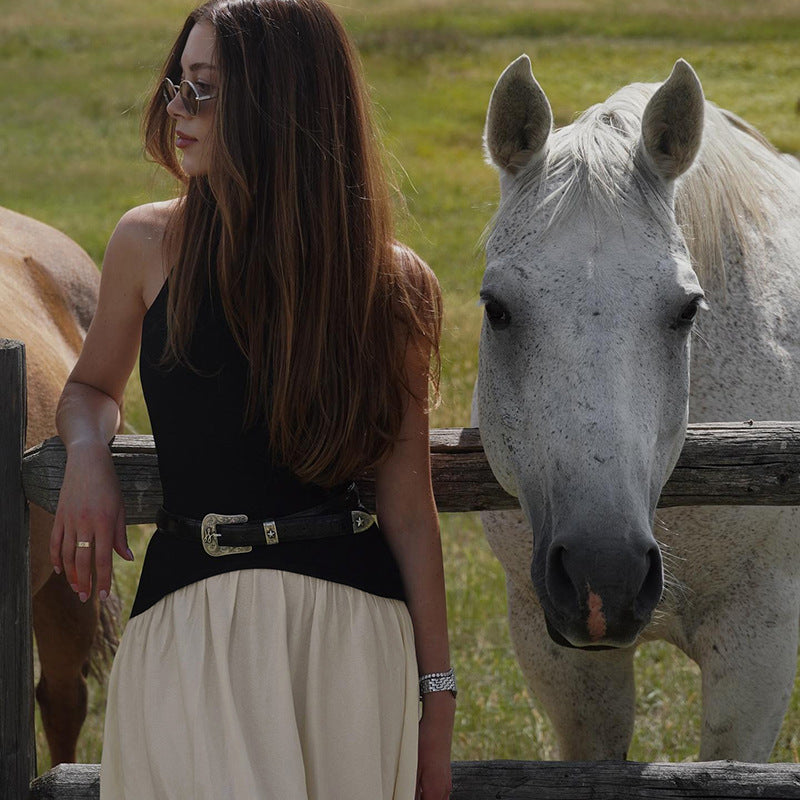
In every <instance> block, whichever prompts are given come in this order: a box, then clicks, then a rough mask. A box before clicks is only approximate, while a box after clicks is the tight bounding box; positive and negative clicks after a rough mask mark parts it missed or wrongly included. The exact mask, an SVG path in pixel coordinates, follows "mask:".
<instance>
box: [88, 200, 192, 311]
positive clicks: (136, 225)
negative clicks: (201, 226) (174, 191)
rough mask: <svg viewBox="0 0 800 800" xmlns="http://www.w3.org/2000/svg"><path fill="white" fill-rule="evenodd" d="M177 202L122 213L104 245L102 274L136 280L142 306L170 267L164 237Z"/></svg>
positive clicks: (159, 287)
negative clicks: (109, 272)
mask: <svg viewBox="0 0 800 800" xmlns="http://www.w3.org/2000/svg"><path fill="white" fill-rule="evenodd" d="M178 202H179V201H178V200H167V201H164V202H159V203H147V204H146V205H141V206H136V207H135V208H132V209H130V210H129V211H126V212H125V214H123V215H122V217H121V219H120V221H119V222H118V223H117V226H116V228H115V229H114V233H113V234H112V236H111V239H110V240H109V243H108V248H107V250H106V257H105V260H104V263H103V270H104V271H105V270H106V269H107V268H109V267H110V268H111V269H112V270H115V271H116V270H121V271H123V272H125V273H127V275H128V278H129V279H130V280H136V283H138V284H139V286H140V291H141V296H142V300H143V302H144V304H145V306H149V304H150V303H151V302H152V300H153V299H154V298H155V296H156V295H157V294H158V293H159V291H160V290H161V286H162V284H163V283H164V280H165V279H166V276H167V274H168V272H169V268H170V266H171V264H169V263H167V256H166V253H165V247H164V235H165V233H166V230H167V226H168V225H169V221H170V219H171V218H172V216H173V214H174V212H175V209H176V207H177V204H178Z"/></svg>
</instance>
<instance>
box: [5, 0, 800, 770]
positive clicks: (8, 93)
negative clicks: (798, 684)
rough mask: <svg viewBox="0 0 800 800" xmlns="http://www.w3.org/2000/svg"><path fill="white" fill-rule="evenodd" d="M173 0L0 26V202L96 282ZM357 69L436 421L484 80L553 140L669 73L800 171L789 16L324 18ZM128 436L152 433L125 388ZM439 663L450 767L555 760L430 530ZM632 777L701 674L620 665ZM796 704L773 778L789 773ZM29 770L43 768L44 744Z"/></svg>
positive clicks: (769, 3) (492, 623)
mask: <svg viewBox="0 0 800 800" xmlns="http://www.w3.org/2000/svg"><path fill="white" fill-rule="evenodd" d="M191 6H192V3H190V2H178V0H142V1H141V2H139V3H136V4H131V3H128V2H123V0H102V2H96V0H71V2H70V3H65V2H63V0H26V2H25V3H24V4H17V5H16V6H15V7H14V9H13V10H12V9H4V14H3V15H2V17H0V58H1V59H2V62H3V66H4V74H5V76H6V80H5V82H4V93H3V124H2V126H0V158H2V161H3V165H4V169H3V170H1V171H0V204H2V205H5V206H8V207H10V208H13V209H15V210H18V211H21V212H23V213H27V214H30V215H31V216H34V217H37V218H39V219H42V220H44V221H45V222H49V223H50V224H52V225H55V226H56V227H59V228H61V229H62V230H64V231H66V232H67V233H68V234H69V235H71V236H72V237H73V238H74V239H76V240H77V241H78V242H79V243H80V244H81V245H83V247H85V248H86V249H87V250H88V252H89V253H90V254H91V255H92V257H93V258H94V259H95V260H96V261H97V262H98V263H99V262H100V261H101V259H102V253H103V249H104V246H105V242H106V241H107V239H108V236H109V235H110V233H111V231H112V229H113V227H114V224H115V222H116V220H117V219H118V218H119V217H120V215H121V214H122V213H123V212H124V211H125V210H126V209H127V208H129V207H131V206H133V205H136V204H138V203H142V202H146V201H148V200H153V199H159V198H163V197H165V196H167V195H168V194H169V193H170V191H171V188H172V187H171V184H170V182H169V181H168V180H167V179H165V178H164V177H162V176H159V175H158V174H157V173H156V172H155V171H154V168H153V167H152V165H149V164H147V163H146V162H145V161H144V159H143V157H142V149H141V144H140V141H139V136H138V128H139V117H140V112H141V109H142V105H143V103H144V101H145V98H146V97H147V94H148V91H149V90H150V88H151V86H152V83H153V80H154V78H155V75H156V73H157V70H158V68H159V66H160V62H161V59H162V57H163V55H164V53H165V51H166V48H167V46H168V45H169V43H170V41H171V39H172V36H173V34H174V33H175V32H176V31H177V28H178V26H179V25H180V23H181V21H182V19H183V16H184V14H185V13H186V12H187V11H188V10H189V9H190V8H191ZM337 8H338V9H339V11H340V12H341V14H342V16H343V17H344V19H345V22H346V24H347V26H348V28H349V29H350V31H351V32H352V34H353V35H354V37H355V39H356V41H357V44H358V45H359V48H360V50H361V52H362V57H363V62H364V67H365V71H366V74H367V78H368V83H369V85H370V87H371V92H372V96H373V99H374V101H375V104H376V117H377V120H378V122H379V125H380V127H381V130H382V132H383V136H384V141H385V144H386V148H387V151H388V153H389V154H390V156H389V162H390V166H391V168H392V170H393V172H394V175H395V181H396V184H397V186H398V189H399V191H400V193H401V194H402V196H403V198H404V200H405V210H404V211H403V212H401V214H400V223H399V227H400V232H401V235H402V238H404V239H405V240H406V241H407V242H408V243H409V244H411V245H412V246H413V247H414V248H415V249H417V250H418V251H419V253H420V254H421V255H422V256H423V257H424V258H426V260H428V261H429V263H430V264H431V265H432V266H433V267H434V269H435V270H436V272H437V274H438V275H439V278H440V280H441V282H442V286H443V288H444V292H445V301H446V313H447V319H446V332H445V338H444V347H443V385H442V394H443V402H442V405H441V407H440V408H439V409H438V410H437V411H436V412H435V413H434V418H433V423H434V425H436V426H440V427H444V426H450V425H465V424H467V423H468V420H469V399H470V393H471V387H472V383H473V381H474V378H475V373H476V369H477V338H478V330H479V325H480V312H479V309H478V307H477V305H476V302H475V301H476V297H477V291H478V287H479V284H480V276H481V272H482V257H481V255H480V253H479V251H478V249H477V242H478V240H479V237H480V235H481V232H482V230H483V228H484V226H485V225H486V223H487V222H488V221H489V220H490V218H491V216H492V214H493V212H494V209H495V205H496V202H497V184H496V175H495V174H494V172H493V170H492V169H490V168H489V167H487V166H486V165H485V163H484V162H483V156H482V153H481V133H482V128H483V121H484V114H485V109H486V104H487V101H488V98H489V94H490V92H491V89H492V86H493V84H494V81H495V80H496V78H497V76H498V75H499V74H500V72H501V71H502V69H503V68H504V67H505V66H506V65H507V64H508V63H509V62H510V61H511V60H512V59H514V58H516V56H518V55H519V54H520V53H522V52H527V53H528V54H529V55H530V56H531V58H532V61H533V65H534V71H535V73H536V76H537V78H538V80H539V82H540V83H541V85H542V86H543V87H544V89H545V91H546V92H547V93H548V96H549V98H550V102H551V104H552V106H553V110H554V113H555V117H556V120H557V122H558V123H559V124H564V123H567V122H569V121H570V120H571V119H573V118H574V116H575V115H576V114H577V113H578V112H579V111H581V110H582V109H584V108H585V107H587V106H589V105H591V104H592V103H595V102H598V101H600V100H602V99H603V98H604V97H606V96H607V95H608V94H610V93H611V92H612V91H614V90H615V89H616V88H618V87H619V86H621V85H623V84H626V83H629V82H631V81H639V80H644V81H658V80H662V79H663V78H665V77H666V76H667V75H668V74H669V71H670V69H671V66H672V64H673V63H674V61H675V59H677V58H678V57H683V58H686V59H688V60H689V61H690V63H691V64H692V65H693V66H694V67H695V69H696V70H697V72H698V74H699V76H700V78H701V80H702V82H703V86H704V89H705V92H706V95H707V96H708V97H709V98H710V99H712V100H714V101H715V102H717V103H718V104H720V105H723V106H725V107H727V108H730V109H731V110H733V111H735V112H736V113H737V114H739V115H741V116H743V117H745V118H747V119H748V120H749V121H751V122H752V123H754V124H755V125H756V126H757V127H759V128H760V129H761V130H762V131H763V132H764V133H765V134H766V135H767V136H768V137H769V138H770V139H771V140H772V141H773V142H774V143H775V144H776V145H777V146H778V147H779V148H781V149H783V150H786V151H790V152H794V153H800V116H798V97H799V96H800V59H799V58H798V57H797V44H796V43H797V41H798V37H800V8H798V4H797V2H796V0H762V1H761V2H759V3H753V2H750V1H749V0H637V2H633V0H537V1H536V2H534V0H504V2H501V3H498V2H497V0H349V1H348V2H344V3H343V4H339V5H337ZM128 419H129V421H130V424H131V425H132V427H133V428H134V429H136V430H137V431H142V432H144V431H146V430H147V419H146V414H145V412H144V409H143V408H142V404H141V399H140V392H139V388H138V382H136V381H135V380H134V381H132V383H131V387H130V389H129V393H128ZM442 523H443V539H444V547H445V560H446V572H447V585H448V603H449V613H450V622H451V637H452V645H453V659H454V662H455V664H456V665H457V667H458V670H459V676H460V682H461V686H462V692H461V694H460V696H459V707H458V713H457V719H456V731H455V742H454V756H455V758H457V759H487V758H552V757H554V755H555V749H554V742H553V737H552V730H551V728H550V724H549V722H548V721H547V719H546V718H545V717H544V716H543V714H542V713H541V712H540V711H539V710H537V708H536V705H535V702H534V701H533V699H532V698H531V695H530V693H529V691H528V689H527V688H526V685H525V682H524V680H523V678H522V676H521V673H520V671H519V668H518V667H517V665H516V662H515V660H514V655H513V652H512V649H511V645H510V641H509V636H508V630H507V625H506V622H505V614H506V607H505V591H504V586H503V577H502V572H501V570H500V568H499V566H498V565H497V563H496V561H495V560H494V558H493V556H492V555H491V553H490V551H489V549H488V546H487V545H486V543H485V541H484V538H483V535H482V532H481V530H480V526H479V523H478V520H477V518H476V517H475V516H471V515H446V516H444V517H443V521H442ZM147 534H148V529H147V528H131V529H130V537H131V542H132V546H133V549H134V552H135V553H136V557H137V564H136V565H133V566H131V565H128V564H124V563H121V562H118V569H117V580H118V589H119V593H120V595H121V597H122V598H123V603H124V605H125V606H126V607H129V605H130V602H131V599H132V595H133V591H134V587H135V583H136V578H137V570H138V564H141V559H142V557H143V554H144V549H145V546H146V539H147ZM636 670H637V678H638V681H639V686H640V689H639V696H638V718H637V727H636V733H635V738H634V742H633V746H632V749H631V753H630V755H631V757H632V758H636V759H640V760H666V759H670V760H683V759H688V758H692V757H694V756H695V755H696V752H697V747H698V729H699V722H698V720H699V705H700V700H699V681H698V673H697V669H696V667H694V665H693V664H691V663H690V662H689V661H688V660H687V659H686V658H684V657H683V656H681V655H680V654H679V653H677V651H675V650H674V649H672V648H669V647H667V646H665V645H663V644H662V645H658V644H656V645H648V646H646V647H643V648H641V649H640V650H639V652H638V653H637V658H636ZM103 703H104V694H103V689H102V687H101V686H97V685H96V684H94V683H93V684H92V685H91V714H90V718H89V720H88V721H87V724H86V728H85V733H84V736H83V738H82V742H81V746H80V751H79V758H80V759H81V760H83V761H90V762H94V761H98V760H99V757H100V749H101V743H102V716H103ZM798 730H800V692H798V691H796V692H795V694H794V697H793V699H792V705H791V708H790V711H789V715H788V716H787V720H786V722H785V724H784V726H783V729H782V732H781V735H780V738H779V742H778V746H777V748H776V751H775V753H774V759H775V760H781V761H797V760H798V733H797V732H798ZM38 745H39V768H40V770H43V769H46V768H47V767H48V759H47V756H46V748H45V747H44V743H43V739H42V736H41V733H40V734H39V741H38Z"/></svg>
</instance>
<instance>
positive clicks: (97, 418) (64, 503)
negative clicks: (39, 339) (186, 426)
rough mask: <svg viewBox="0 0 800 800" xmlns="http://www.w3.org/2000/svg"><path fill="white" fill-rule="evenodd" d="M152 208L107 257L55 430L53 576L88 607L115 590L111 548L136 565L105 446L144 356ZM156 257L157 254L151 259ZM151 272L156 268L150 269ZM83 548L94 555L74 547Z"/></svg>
mask: <svg viewBox="0 0 800 800" xmlns="http://www.w3.org/2000/svg"><path fill="white" fill-rule="evenodd" d="M154 223H155V217H154V212H153V210H152V207H142V208H136V209H133V210H132V211H129V212H128V213H127V214H126V215H125V216H124V217H123V218H122V219H121V220H120V222H119V224H118V225H117V227H116V230H115V231H114V233H113V235H112V237H111V239H110V241H109V243H108V248H107V249H106V254H105V258H104V260H103V272H102V275H101V279H100V295H99V298H98V305H97V310H96V312H95V315H94V318H93V319H92V324H91V325H90V327H89V331H88V333H87V334H86V340H85V342H84V345H83V350H82V351H81V354H80V357H79V358H78V362H77V364H76V365H75V368H74V369H73V370H72V373H71V374H70V376H69V378H68V379H67V384H66V386H65V387H64V391H63V392H62V394H61V398H60V400H59V403H58V409H57V411H56V426H57V428H58V432H59V435H60V436H61V439H62V441H63V442H64V445H65V447H66V449H67V464H66V468H65V471H64V483H63V485H62V487H61V494H60V496H59V502H58V509H57V510H56V518H55V523H54V525H53V531H52V534H51V537H50V558H51V561H52V564H53V568H54V569H55V570H56V571H57V572H60V571H61V569H62V568H63V569H64V571H65V573H66V577H67V580H68V581H69V583H70V585H71V586H72V588H73V589H74V590H75V591H76V592H77V593H78V594H79V595H80V598H81V600H83V601H85V600H86V599H87V598H88V596H89V595H90V593H91V590H92V561H93V559H94V567H95V570H96V574H97V590H98V592H99V593H100V597H101V598H103V599H104V598H105V597H106V596H107V595H108V593H109V592H110V590H111V553H112V547H113V549H115V550H116V551H117V553H119V554H120V555H121V556H122V557H123V558H126V559H128V560H132V559H133V554H132V553H131V552H130V550H129V548H128V543H127V538H126V535H125V511H124V507H123V505H122V494H121V492H120V488H119V481H118V479H117V476H116V473H115V471H114V467H113V464H112V462H111V453H110V451H109V448H108V442H109V441H110V440H111V438H112V437H113V436H114V434H115V433H116V432H117V429H118V427H119V422H120V403H121V401H122V395H123V392H124V390H125V384H126V382H127V380H128V377H129V376H130V373H131V371H132V369H133V366H134V364H135V362H136V357H137V354H138V352H139V341H140V338H141V327H142V319H143V316H144V313H145V310H146V309H145V304H144V300H143V286H144V280H143V278H144V275H145V272H144V270H145V266H144V265H148V264H151V265H152V263H153V262H152V261H148V260H147V259H148V258H152V257H153V255H154V254H156V255H157V256H158V263H160V261H161V259H160V253H158V252H157V250H158V249H160V239H159V248H155V247H154V245H155V237H156V236H157V225H155V224H154ZM154 251H156V252H155V253H154ZM151 268H152V267H151ZM78 541H88V542H92V543H93V546H92V547H81V548H78V547H77V542H78Z"/></svg>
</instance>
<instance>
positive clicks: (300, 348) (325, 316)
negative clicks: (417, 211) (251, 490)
mask: <svg viewBox="0 0 800 800" xmlns="http://www.w3.org/2000/svg"><path fill="white" fill-rule="evenodd" d="M200 21H207V22H210V23H211V25H212V26H213V27H214V29H215V31H216V60H217V67H218V71H219V79H220V80H219V86H218V89H217V100H216V103H217V105H216V112H215V119H214V127H213V131H212V134H211V140H212V143H211V165H210V168H209V171H208V174H207V175H203V176H199V177H187V176H186V175H185V174H184V173H183V171H182V170H181V167H180V164H179V162H178V159H177V156H176V153H175V125H174V121H173V120H172V119H171V118H170V117H169V116H168V114H167V112H166V109H165V104H164V101H163V99H162V98H161V96H160V93H159V92H156V93H154V96H153V98H152V99H151V101H150V105H149V108H148V109H147V112H146V115H145V119H144V125H143V128H144V135H145V144H146V149H147V152H148V153H149V154H150V156H151V157H153V158H154V159H155V161H156V162H157V163H159V164H161V165H162V166H164V167H166V169H168V170H169V171H170V172H171V173H172V174H173V175H175V176H176V177H177V178H178V179H179V180H181V181H182V182H183V184H184V186H185V189H184V194H183V197H182V198H181V201H180V202H179V203H178V205H177V207H176V209H177V210H176V212H175V215H174V216H173V218H172V220H171V222H170V225H169V226H168V232H167V233H168V235H167V237H165V241H166V242H168V243H170V242H171V243H172V247H170V246H169V244H168V245H166V246H165V247H167V248H169V249H172V252H177V253H178V255H177V259H176V261H175V263H174V267H173V269H172V271H171V274H170V278H169V280H170V291H169V305H168V324H169V335H168V343H167V355H168V356H169V357H171V358H173V359H177V360H185V357H186V356H185V354H186V350H187V346H188V342H189V339H190V336H191V334H192V330H193V326H194V322H195V313H196V309H197V308H198V305H199V301H200V297H201V295H202V293H203V291H204V286H205V285H206V282H207V280H208V277H209V275H210V274H211V273H212V272H213V273H215V274H216V276H217V280H218V283H219V288H220V293H221V296H222V304H223V308H224V312H225V317H226V319H227V321H228V324H229V326H230V328H231V331H232V333H233V336H234V337H235V339H236V342H237V344H238V346H239V347H240V349H241V350H242V352H243V353H244V354H245V356H246V357H247V359H248V361H249V364H250V381H249V386H248V395H247V397H248V403H247V409H246V419H245V424H246V425H252V424H254V423H256V422H258V421H260V420H266V422H267V424H268V426H269V433H270V441H271V445H272V449H273V450H274V452H275V456H276V458H277V459H278V460H280V461H281V462H282V463H284V464H286V465H287V466H289V467H290V468H291V469H292V470H293V471H294V472H295V474H297V475H298V476H299V477H300V478H301V479H303V480H307V481H315V482H317V483H321V484H323V485H334V484H336V483H339V482H341V481H343V480H346V479H348V478H351V477H353V476H354V475H356V474H357V473H358V472H359V471H361V470H362V469H364V468H365V467H367V466H370V465H373V464H375V463H377V462H378V461H380V460H381V459H382V458H383V457H384V456H385V455H386V454H387V453H388V452H389V451H390V449H391V447H392V444H393V442H394V441H395V440H396V438H397V436H398V433H399V429H400V424H401V422H402V417H403V414H404V411H405V408H406V405H407V403H408V402H409V401H410V397H409V394H408V391H407V382H406V376H405V369H404V357H405V353H406V350H407V347H408V345H409V343H410V342H412V343H414V344H415V345H416V346H417V347H419V348H420V349H421V350H422V352H424V353H425V354H426V355H427V354H428V353H430V354H432V356H433V358H432V359H431V361H430V363H431V364H432V365H433V366H432V368H431V369H430V371H429V377H431V378H433V382H434V387H435V386H436V379H437V377H438V365H439V362H438V348H439V337H440V326H441V294H440V290H439V286H438V283H437V282H436V278H435V277H434V276H433V274H432V273H431V272H430V270H429V269H428V268H427V267H426V266H425V264H424V263H423V262H422V261H421V260H419V259H418V258H417V256H416V255H415V254H414V253H413V252H412V251H410V250H409V249H407V248H404V247H402V246H399V245H396V244H395V243H394V241H393V231H392V207H391V198H390V193H389V187H388V184H387V181H386V178H385V174H384V171H383V165H382V161H381V150H380V147H379V144H378V141H377V136H376V134H375V130H374V127H373V125H372V121H371V116H370V109H369V103H368V99H367V94H366V90H365V88H364V85H363V81H362V78H361V75H360V71H359V68H358V61H357V56H356V54H355V51H354V49H353V47H352V45H351V44H350V42H349V39H348V37H347V34H346V33H345V31H344V28H343V27H342V25H341V23H340V22H339V21H338V19H337V18H336V17H335V15H334V14H333V13H332V11H331V10H330V9H329V8H328V7H327V6H326V5H325V4H324V3H323V2H321V0H211V2H208V3H206V4H205V5H203V6H200V7H199V8H198V9H196V10H195V11H194V12H193V13H192V14H190V16H189V17H188V19H187V20H186V22H185V24H184V27H183V30H182V31H181V33H180V34H179V36H178V38H177V40H176V41H175V44H174V46H173V48H172V51H171V53H170V55H169V57H168V59H167V61H166V63H165V65H164V68H163V72H162V75H161V79H162V80H163V78H164V77H170V78H171V79H172V80H173V81H176V80H178V79H179V78H180V74H181V67H180V58H181V55H182V53H183V49H184V46H185V44H186V40H187V38H188V36H189V32H190V31H191V29H192V27H193V26H194V25H195V24H197V23H198V22H200ZM165 252H166V250H165ZM417 401H419V402H426V401H427V398H417Z"/></svg>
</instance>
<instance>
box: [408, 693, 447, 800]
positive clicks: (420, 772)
mask: <svg viewBox="0 0 800 800" xmlns="http://www.w3.org/2000/svg"><path fill="white" fill-rule="evenodd" d="M455 709H456V700H455V698H454V697H453V695H452V694H451V693H450V692H430V693H428V694H425V695H423V700H422V719H421V720H420V723H419V757H418V760H417V793H416V798H415V800H447V798H449V797H450V791H451V789H452V778H451V775H450V742H451V739H452V736H453V719H454V717H455Z"/></svg>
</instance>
